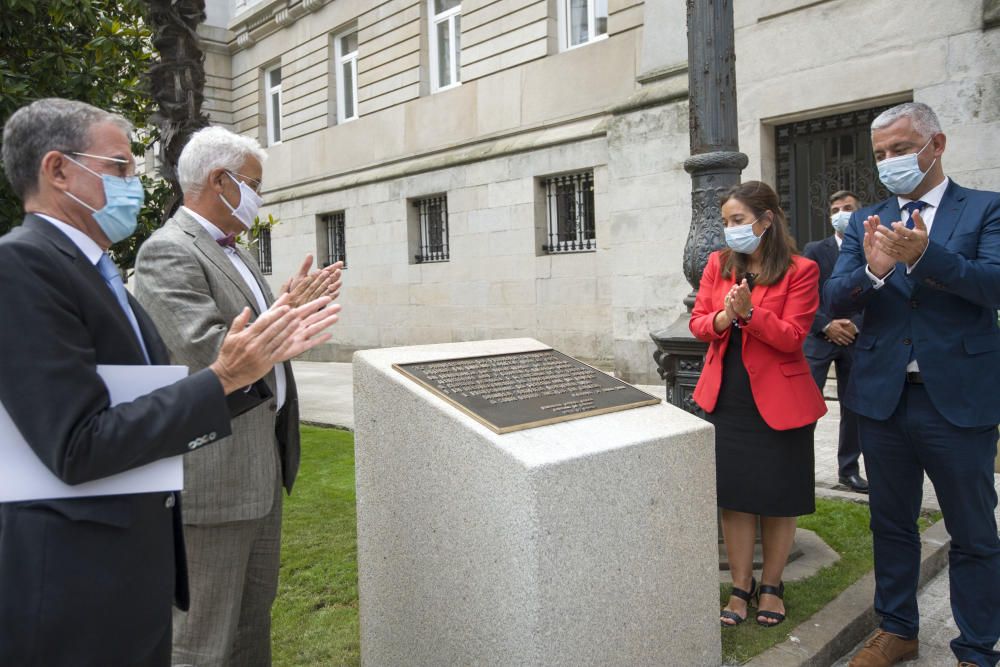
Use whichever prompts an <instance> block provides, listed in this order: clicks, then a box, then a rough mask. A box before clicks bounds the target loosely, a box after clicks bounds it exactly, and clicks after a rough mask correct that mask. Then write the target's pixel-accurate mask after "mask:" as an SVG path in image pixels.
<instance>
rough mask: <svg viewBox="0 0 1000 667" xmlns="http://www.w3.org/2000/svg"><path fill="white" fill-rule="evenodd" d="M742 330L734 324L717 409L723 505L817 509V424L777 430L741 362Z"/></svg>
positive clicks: (713, 418) (756, 510)
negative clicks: (762, 412) (765, 414)
mask: <svg viewBox="0 0 1000 667" xmlns="http://www.w3.org/2000/svg"><path fill="white" fill-rule="evenodd" d="M742 343H743V332H742V331H741V330H740V329H739V328H738V327H733V329H732V332H731V333H730V336H729V346H728V347H727V348H726V354H725V356H724V357H723V359H722V387H721V388H720V389H719V400H718V402H717V403H716V406H715V411H714V412H712V413H711V414H708V415H707V416H706V418H707V419H708V421H709V422H711V423H712V424H713V425H714V426H715V482H716V495H717V499H718V504H719V507H722V508H723V509H728V510H735V511H737V512H746V513H748V514H760V515H762V516H784V517H791V516H801V515H803V514H812V513H813V512H815V511H816V488H815V487H816V480H815V465H814V461H813V458H814V456H813V434H814V431H815V430H816V424H815V423H813V424H809V425H807V426H802V427H800V428H794V429H791V430H788V431H776V430H774V429H773V428H771V427H770V426H768V425H767V423H766V422H765V421H764V419H763V418H762V417H761V416H760V411H758V410H757V404H756V403H754V400H753V393H752V392H751V390H750V376H749V375H748V374H747V369H746V367H745V366H744V365H743V349H742V348H743V345H742Z"/></svg>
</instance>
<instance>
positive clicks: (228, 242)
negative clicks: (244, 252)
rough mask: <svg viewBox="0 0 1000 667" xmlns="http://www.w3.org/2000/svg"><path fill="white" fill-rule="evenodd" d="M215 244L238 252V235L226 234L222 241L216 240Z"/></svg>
mask: <svg viewBox="0 0 1000 667" xmlns="http://www.w3.org/2000/svg"><path fill="white" fill-rule="evenodd" d="M215 242H216V243H218V244H219V245H220V246H222V247H223V248H232V249H233V250H236V234H226V235H225V236H223V237H222V238H221V239H215Z"/></svg>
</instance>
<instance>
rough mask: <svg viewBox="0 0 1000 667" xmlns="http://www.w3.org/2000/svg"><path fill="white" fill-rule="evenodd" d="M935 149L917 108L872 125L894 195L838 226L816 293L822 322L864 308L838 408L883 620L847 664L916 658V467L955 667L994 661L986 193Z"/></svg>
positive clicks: (997, 289)
mask: <svg viewBox="0 0 1000 667" xmlns="http://www.w3.org/2000/svg"><path fill="white" fill-rule="evenodd" d="M945 145H946V138H945V135H944V134H943V133H942V132H941V126H940V124H939V122H938V119H937V116H936V115H935V114H934V112H933V111H932V110H931V109H930V107H928V106H927V105H926V104H920V103H913V102H910V103H906V104H901V105H898V106H896V107H893V108H891V109H888V110H886V111H884V112H883V113H882V114H880V115H879V116H878V117H877V118H876V119H875V120H874V121H873V122H872V146H873V148H874V151H875V160H876V161H877V162H878V170H879V178H880V179H881V181H882V183H883V184H885V186H886V187H887V188H888V189H889V191H890V192H892V193H894V195H893V196H892V197H890V198H889V199H887V200H885V201H882V202H879V203H878V204H875V205H874V206H871V207H868V208H866V209H863V210H861V211H859V212H857V213H855V214H854V215H853V216H852V217H851V222H850V224H849V226H848V229H847V232H846V233H845V234H844V244H843V246H842V247H841V250H840V257H839V259H838V260H837V266H836V268H835V269H834V271H833V276H831V278H830V280H829V281H827V283H826V286H825V289H824V296H825V297H826V301H827V302H828V303H829V304H830V308H831V309H832V310H833V313H834V315H835V316H842V315H846V314H848V313H851V312H858V311H863V312H864V326H863V327H862V330H861V333H860V334H859V335H858V337H857V341H856V343H855V352H854V368H853V371H852V373H851V381H850V384H849V386H848V388H847V395H846V396H845V398H844V404H845V405H846V406H847V407H848V408H849V409H851V410H853V411H854V412H856V413H858V415H859V422H860V425H861V438H862V442H863V443H864V452H865V468H866V470H867V471H868V479H869V482H870V484H871V488H870V496H869V497H870V502H871V529H872V535H873V537H874V555H875V610H876V612H878V614H879V615H880V616H881V617H882V622H881V624H880V628H879V630H877V631H876V633H875V634H874V635H873V636H872V637H871V638H870V639H869V640H868V641H867V642H866V644H865V647H864V648H863V649H862V650H861V651H860V652H858V654H856V655H855V656H854V658H853V659H852V661H851V665H852V667H871V666H873V665H892V664H895V663H897V662H900V661H903V660H907V659H909V658H911V657H915V656H916V655H917V651H918V640H917V632H918V629H919V617H918V613H917V600H916V593H917V584H918V579H919V574H920V535H919V532H918V530H917V515H918V513H919V511H920V500H921V494H922V490H923V479H924V473H926V474H927V476H928V477H929V478H930V480H931V482H933V484H934V489H935V492H936V493H937V498H938V501H939V502H940V505H941V511H942V513H943V514H944V520H945V522H946V525H947V527H948V532H949V534H950V535H951V548H950V551H949V576H950V579H951V608H952V614H953V615H954V617H955V623H956V625H957V626H958V630H959V633H960V634H959V636H958V637H957V638H955V639H954V640H952V642H951V648H952V651H953V652H954V653H955V655H956V656H957V658H958V660H959V664H960V665H980V666H986V665H989V666H992V665H996V664H997V662H998V660H1000V653H998V652H997V650H996V646H995V645H996V642H997V638H998V637H1000V537H998V536H997V524H996V520H995V518H994V514H993V513H994V509H995V507H996V504H997V495H996V491H995V488H994V478H993V460H994V457H995V456H996V446H997V423H998V422H1000V400H997V392H996V382H997V377H1000V330H998V328H997V319H996V318H997V316H996V307H997V304H1000V194H998V193H995V192H987V191H983V190H971V189H969V188H964V187H962V186H960V185H958V184H957V183H955V182H954V181H952V180H950V179H949V178H947V177H946V176H945V174H944V168H943V166H942V164H941V158H942V156H943V154H944V151H945Z"/></svg>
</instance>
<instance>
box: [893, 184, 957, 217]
mask: <svg viewBox="0 0 1000 667" xmlns="http://www.w3.org/2000/svg"><path fill="white" fill-rule="evenodd" d="M949 183H951V180H950V179H949V178H948V177H947V176H945V177H944V180H943V181H941V182H940V183H938V184H937V185H935V186H934V187H933V188H931V189H930V190H928V191H927V192H925V193H924V196H923V197H921V198H920V201H922V202H924V203H925V204H927V205H928V206H933V207H934V208H937V207H938V206H940V205H941V198H942V197H944V191H945V190H947V189H948V184H949ZM897 199H899V210H903V207H904V206H906V205H907V204H909V203H910V202H911V201H914V200H913V199H909V198H907V197H902V196H897Z"/></svg>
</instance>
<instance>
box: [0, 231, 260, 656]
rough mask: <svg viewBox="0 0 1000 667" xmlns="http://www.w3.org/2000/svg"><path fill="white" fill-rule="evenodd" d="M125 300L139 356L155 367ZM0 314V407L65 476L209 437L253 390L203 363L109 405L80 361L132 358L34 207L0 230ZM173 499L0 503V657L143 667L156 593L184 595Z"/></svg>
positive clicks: (93, 285)
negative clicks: (229, 384)
mask: <svg viewBox="0 0 1000 667" xmlns="http://www.w3.org/2000/svg"><path fill="white" fill-rule="evenodd" d="M131 303H132V309H133V311H134V312H135V315H136V319H137V320H138V323H139V328H140V330H141V332H142V336H143V340H144V342H145V344H146V348H147V350H148V351H149V356H150V360H151V362H152V363H154V364H166V363H169V361H168V359H169V356H168V353H167V350H166V347H165V346H164V345H163V342H162V341H161V340H160V337H159V335H158V334H157V332H156V328H155V327H154V326H153V323H152V321H151V320H150V319H149V317H148V316H147V315H146V313H145V311H143V309H142V308H141V307H140V306H139V304H138V303H137V302H136V301H134V300H133V301H131ZM0 312H2V313H3V316H2V317H0V350H2V351H3V352H2V354H0V402H2V403H3V406H4V407H5V408H6V410H7V412H8V413H9V414H10V417H11V419H12V420H13V422H14V424H15V425H16V426H17V428H18V430H19V431H20V432H21V435H22V436H23V437H24V439H25V440H26V441H27V442H28V444H29V445H30V446H31V448H32V449H33V450H34V451H35V453H36V454H37V455H38V458H39V459H40V460H41V461H42V462H43V463H44V464H45V465H46V466H47V467H48V468H49V469H50V470H51V471H52V472H53V473H54V474H55V475H56V476H57V477H59V478H60V479H62V480H63V481H64V482H67V483H69V484H78V483H81V482H85V481H89V480H93V479H98V478H101V477H106V476H108V475H111V474H114V473H118V472H121V471H123V470H127V469H130V468H134V467H137V466H140V465H144V464H146V463H149V462H151V461H155V460H157V459H160V458H163V457H167V456H173V455H177V454H182V453H184V452H187V451H188V450H189V449H190V448H192V447H197V446H198V445H199V444H200V443H204V442H209V441H212V440H217V439H221V438H223V437H225V436H226V435H228V434H229V433H230V425H229V424H230V416H231V414H234V413H239V412H241V411H242V410H245V409H248V408H249V407H251V406H253V405H257V404H259V403H260V402H261V401H262V400H263V399H262V398H260V396H259V389H257V385H255V391H254V392H250V394H247V395H245V394H244V393H243V392H235V393H234V394H233V396H232V397H230V398H227V397H226V396H224V395H223V391H222V385H221V383H220V382H219V380H218V378H217V377H216V376H215V374H214V373H212V372H211V371H209V370H207V369H206V370H203V371H200V372H198V373H195V374H193V375H191V376H189V377H187V378H185V379H184V380H181V381H180V382H177V383H175V384H173V385H170V386H168V387H164V388H162V389H159V390H157V391H155V392H153V393H151V394H149V395H147V396H144V397H141V398H139V399H136V400H135V401H132V402H130V403H124V404H121V405H118V406H115V407H110V401H109V397H108V392H107V389H106V388H105V385H104V382H103V381H102V380H101V378H100V376H99V375H98V374H97V368H96V367H97V365H98V364H122V365H141V364H145V363H146V360H145V357H144V356H143V353H142V349H141V347H140V345H139V341H138V340H137V339H136V336H135V332H134V331H133V329H132V327H131V325H130V324H129V321H128V319H127V318H126V316H125V313H124V311H123V310H122V309H121V306H119V305H118V301H117V300H116V299H115V297H114V295H113V294H112V292H111V290H110V289H108V286H107V284H106V283H105V282H104V279H103V278H102V277H101V275H100V274H99V273H98V271H97V269H96V268H95V267H94V266H93V265H92V264H91V263H90V262H89V261H88V260H87V258H86V257H84V255H83V254H82V253H81V252H80V250H79V249H78V248H77V247H76V245H75V244H74V243H73V242H72V241H71V240H70V239H69V237H67V236H66V235H65V234H63V233H62V232H61V231H59V230H58V229H57V228H56V227H55V226H54V225H52V224H50V223H49V222H47V221H45V220H44V219H42V218H39V217H37V216H33V215H28V216H27V217H26V218H25V220H24V224H23V225H21V226H20V227H17V228H15V229H14V230H13V231H11V232H10V233H9V234H7V235H6V236H4V237H3V238H2V239H0ZM251 394H252V395H251ZM0 465H2V464H0ZM175 496H176V494H171V493H144V494H132V495H118V496H102V497H94V498H76V499H66V500H36V501H30V502H17V503H4V504H0V665H21V666H28V665H45V666H46V667H50V666H52V667H54V666H61V665H73V666H74V667H77V666H83V665H139V664H146V662H147V660H148V656H149V654H150V652H151V651H153V650H154V649H155V648H156V647H157V646H158V645H159V644H160V643H161V642H162V641H163V639H164V637H165V633H169V630H170V618H171V613H172V612H171V602H172V601H176V602H177V603H178V605H179V606H181V607H185V606H186V604H187V596H188V591H187V579H186V574H185V572H186V571H185V560H184V543H183V536H182V532H181V518H180V506H179V504H178V503H177V501H176V498H175ZM167 641H169V639H168V640H167Z"/></svg>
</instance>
